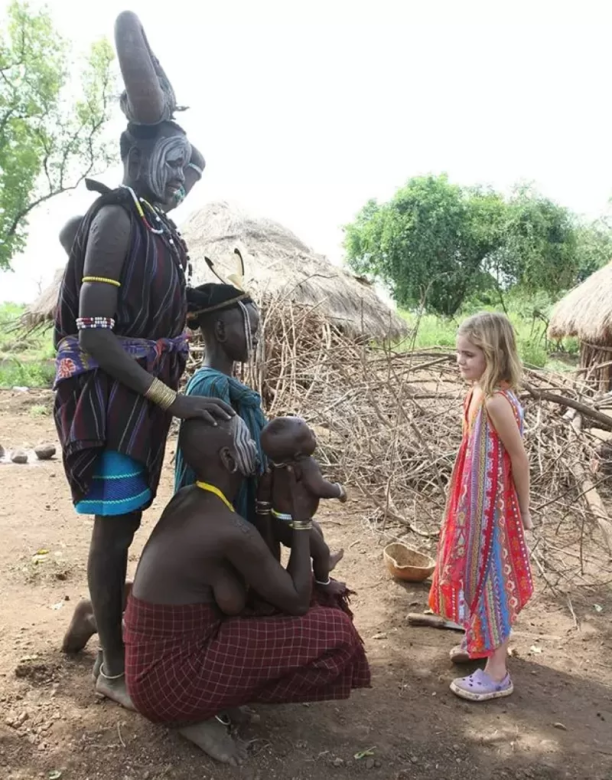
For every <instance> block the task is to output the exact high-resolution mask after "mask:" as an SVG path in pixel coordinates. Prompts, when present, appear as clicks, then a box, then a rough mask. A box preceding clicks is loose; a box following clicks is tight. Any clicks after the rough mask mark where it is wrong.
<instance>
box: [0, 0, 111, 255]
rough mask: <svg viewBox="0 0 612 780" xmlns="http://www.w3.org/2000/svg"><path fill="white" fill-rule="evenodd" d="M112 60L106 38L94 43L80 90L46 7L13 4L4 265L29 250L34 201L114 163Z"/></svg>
mask: <svg viewBox="0 0 612 780" xmlns="http://www.w3.org/2000/svg"><path fill="white" fill-rule="evenodd" d="M113 57H114V54H113V50H112V47H111V46H110V44H109V43H108V41H106V40H100V41H97V42H96V43H94V44H93V45H92V47H91V50H90V53H89V56H88V57H87V60H86V62H85V63H84V64H83V66H82V67H79V70H80V75H81V78H80V81H81V83H80V90H78V89H77V85H76V84H75V83H74V81H73V80H72V78H71V71H72V72H74V70H75V67H74V65H75V64H74V62H73V61H72V60H71V58H70V47H69V46H68V44H67V42H66V41H65V40H64V39H63V38H62V37H61V36H60V35H59V33H58V32H57V30H56V29H55V28H54V26H53V22H52V20H51V18H50V16H49V14H48V12H47V11H46V10H40V11H33V10H32V9H31V8H30V7H29V5H28V4H27V2H22V1H21V0H13V2H11V3H10V4H9V6H8V9H7V11H6V18H5V20H4V21H3V22H2V27H1V29H0V268H7V267H10V262H11V259H12V258H13V257H14V255H15V254H16V253H18V252H20V251H22V250H23V249H24V247H25V243H26V240H27V233H28V219H29V216H30V213H31V212H32V210H33V209H34V208H36V206H38V205H40V204H41V203H43V202H45V201H47V200H49V199H50V198H52V197H54V196H55V195H58V194H59V193H62V192H66V191H67V190H73V189H75V188H76V187H77V186H78V185H79V183H80V182H81V181H82V180H83V179H84V178H85V177H86V176H88V175H89V174H91V173H92V172H93V171H94V170H96V169H102V168H103V167H106V166H107V165H108V164H109V163H110V162H111V161H112V159H113V157H114V155H112V154H111V153H110V150H109V147H108V146H107V144H106V143H105V141H104V137H103V131H104V128H105V125H106V122H107V121H108V119H109V116H110V110H111V106H112V94H113V91H114V78H113V74H112V69H111V63H112V60H113Z"/></svg>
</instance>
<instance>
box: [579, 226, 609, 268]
mask: <svg viewBox="0 0 612 780" xmlns="http://www.w3.org/2000/svg"><path fill="white" fill-rule="evenodd" d="M576 239H577V253H578V273H577V278H576V282H583V281H584V280H585V279H586V278H587V277H588V276H590V275H591V274H592V273H594V272H595V271H597V270H599V269H600V268H602V267H603V266H604V265H606V264H607V263H609V262H611V261H612V228H611V227H610V222H609V220H608V219H605V218H602V219H597V220H594V221H593V222H588V223H585V224H581V225H579V226H578V230H577V235H576Z"/></svg>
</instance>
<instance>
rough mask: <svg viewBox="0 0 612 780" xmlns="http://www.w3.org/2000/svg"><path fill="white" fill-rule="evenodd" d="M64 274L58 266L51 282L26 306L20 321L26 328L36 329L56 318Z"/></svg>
mask: <svg viewBox="0 0 612 780" xmlns="http://www.w3.org/2000/svg"><path fill="white" fill-rule="evenodd" d="M63 276H64V269H63V268H58V269H57V271H56V272H55V273H54V274H53V281H52V282H51V284H50V285H49V286H48V287H45V289H44V290H43V291H42V293H41V294H40V295H39V296H38V298H37V299H36V300H35V301H34V303H31V304H30V305H29V306H28V307H27V308H26V310H25V312H24V313H23V315H22V317H21V322H20V324H21V325H22V326H23V327H24V328H25V329H26V330H34V329H35V328H38V327H41V326H43V325H46V324H48V323H49V322H50V321H51V320H52V319H53V318H54V316H55V307H56V306H57V299H58V296H59V289H60V285H61V283H62V278H63Z"/></svg>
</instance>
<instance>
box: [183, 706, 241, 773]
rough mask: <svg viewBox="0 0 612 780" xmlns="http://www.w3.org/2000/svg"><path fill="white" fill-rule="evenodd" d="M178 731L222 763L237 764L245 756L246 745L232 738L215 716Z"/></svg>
mask: <svg viewBox="0 0 612 780" xmlns="http://www.w3.org/2000/svg"><path fill="white" fill-rule="evenodd" d="M178 732H179V734H182V736H183V737H185V739H188V740H189V741H190V742H193V743H194V745H197V746H198V747H199V748H200V750H203V751H204V752H205V753H207V754H208V755H209V756H210V757H211V758H214V759H215V761H220V762H221V763H222V764H230V766H239V765H240V764H242V762H243V761H244V760H245V758H246V757H247V751H246V745H244V743H242V742H240V741H239V740H237V739H234V737H232V735H231V734H230V733H229V732H228V730H227V727H226V726H224V725H223V724H222V723H219V721H218V720H217V719H216V718H212V719H211V720H206V721H204V722H203V723H196V725H195V726H184V727H183V728H180V729H178Z"/></svg>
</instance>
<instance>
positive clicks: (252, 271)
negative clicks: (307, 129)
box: [21, 203, 407, 340]
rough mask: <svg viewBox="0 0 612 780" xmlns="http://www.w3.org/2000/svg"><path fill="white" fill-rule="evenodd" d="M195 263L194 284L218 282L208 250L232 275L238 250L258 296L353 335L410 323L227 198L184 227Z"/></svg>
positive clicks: (42, 319) (35, 308)
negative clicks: (308, 311)
mask: <svg viewBox="0 0 612 780" xmlns="http://www.w3.org/2000/svg"><path fill="white" fill-rule="evenodd" d="M181 230H182V232H183V236H184V237H185V240H186V241H187V246H188V247H189V254H190V257H191V260H192V263H193V267H194V279H193V283H194V284H200V283H202V282H206V281H217V280H216V278H215V277H214V275H213V274H212V273H211V271H210V270H209V268H208V266H207V265H206V262H205V260H204V256H205V255H206V256H207V257H209V258H210V259H211V260H213V262H214V263H215V268H217V269H218V270H219V272H221V273H222V275H228V274H231V273H233V272H235V271H236V268H237V257H236V255H235V254H234V249H235V248H238V249H239V250H240V251H241V252H242V255H243V258H244V261H245V265H246V282H247V284H248V285H249V290H251V291H252V292H253V293H254V295H255V296H256V298H257V300H258V301H262V302H263V303H264V304H265V302H266V300H267V299H268V298H269V297H270V296H273V297H274V299H275V300H278V299H279V297H280V298H284V299H285V300H286V301H287V303H293V304H298V305H305V306H308V307H311V308H314V309H316V310H317V312H319V313H320V314H321V315H322V316H324V317H326V318H327V319H328V320H329V321H330V322H331V323H333V324H334V325H335V326H337V327H340V328H342V329H343V330H344V331H346V332H347V334H349V335H351V336H365V337H366V338H368V339H377V340H383V339H385V338H390V339H397V338H399V337H401V336H403V335H405V333H406V331H407V326H406V323H405V322H404V320H402V318H401V317H399V316H398V315H397V314H395V313H394V312H393V311H392V310H391V309H390V308H389V307H388V306H387V305H386V304H385V303H384V302H383V301H382V300H381V299H380V298H379V297H378V295H377V294H376V292H375V290H374V288H373V286H372V285H371V284H370V283H369V282H367V281H366V280H364V279H361V278H357V277H355V276H353V275H352V274H350V273H348V272H347V271H344V270H342V269H340V268H336V267H335V266H333V265H332V264H331V263H330V262H329V261H328V260H327V259H326V258H325V257H323V256H322V255H318V254H315V253H314V252H313V251H312V250H311V249H309V248H308V247H307V246H306V244H304V243H302V242H301V241H300V239H299V238H297V236H295V235H294V234H293V233H291V231H289V230H287V229H286V228H284V227H282V226H281V225H279V224H278V223H277V222H273V221H272V220H269V219H253V218H251V217H249V216H247V215H246V214H244V213H242V212H241V211H239V210H238V209H235V208H232V207H230V206H229V205H228V204H227V203H210V204H209V205H207V206H205V207H204V208H203V209H201V210H200V211H197V212H196V213H195V214H193V215H192V216H191V217H190V218H189V219H188V220H187V222H186V223H185V224H184V225H182V226H181ZM62 275H63V271H62V270H60V271H57V273H56V274H55V276H54V278H53V282H52V283H51V284H50V285H49V287H47V288H46V289H45V290H44V292H43V293H42V294H41V295H40V296H39V297H38V298H37V299H36V300H35V301H34V303H32V304H31V305H30V306H28V308H27V309H26V311H25V313H24V315H23V317H22V319H21V324H22V325H23V326H24V327H25V328H26V329H28V330H30V329H32V328H35V327H39V326H40V325H42V324H44V323H46V322H48V321H50V320H52V319H53V315H54V312H55V306H56V305H57V298H58V294H59V288H60V284H61V280H62Z"/></svg>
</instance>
